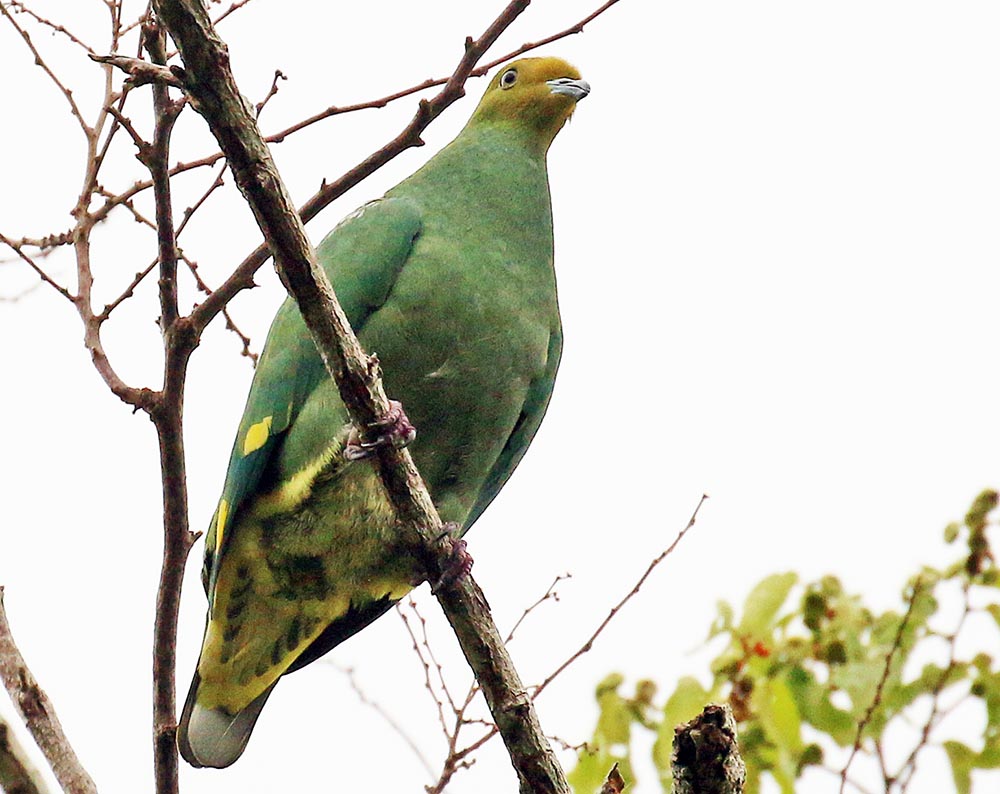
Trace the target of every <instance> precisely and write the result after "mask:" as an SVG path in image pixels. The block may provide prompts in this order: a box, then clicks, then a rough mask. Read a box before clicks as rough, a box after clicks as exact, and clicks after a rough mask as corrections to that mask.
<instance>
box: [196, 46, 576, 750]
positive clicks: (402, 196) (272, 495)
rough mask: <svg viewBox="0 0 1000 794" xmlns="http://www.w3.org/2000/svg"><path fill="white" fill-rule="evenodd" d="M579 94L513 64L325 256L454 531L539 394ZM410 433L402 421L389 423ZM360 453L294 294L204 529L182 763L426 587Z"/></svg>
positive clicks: (243, 729)
mask: <svg viewBox="0 0 1000 794" xmlns="http://www.w3.org/2000/svg"><path fill="white" fill-rule="evenodd" d="M589 92H590V86H589V85H588V84H587V83H586V82H585V81H584V80H582V79H580V74H579V72H577V70H576V69H575V68H573V67H572V66H570V64H568V63H566V62H565V61H563V60H560V59H558V58H525V59H523V60H519V61H516V62H514V63H512V64H510V65H508V66H506V67H504V68H503V69H501V70H500V72H499V73H498V74H497V75H496V76H495V77H494V78H493V79H492V81H491V82H490V84H489V87H488V88H487V89H486V93H485V94H484V96H483V98H482V100H481V101H480V103H479V105H478V107H477V108H476V110H475V112H474V113H473V115H472V118H471V119H470V120H469V122H468V124H466V126H465V128H464V129H463V130H462V131H461V132H460V133H459V135H458V137H457V138H455V140H454V141H452V142H451V143H450V144H449V145H448V146H447V147H445V148H444V149H443V150H442V151H441V152H440V153H438V154H437V155H436V156H435V157H434V158H432V159H431V160H430V161H429V162H428V163H427V164H426V165H425V166H424V167H423V168H421V169H420V170H419V171H417V172H416V173H415V174H413V175H412V176H411V177H409V178H408V179H406V180H404V181H403V182H401V183H400V184H399V185H397V186H396V187H395V188H393V189H392V190H390V191H389V192H388V193H386V195H385V196H384V197H383V198H381V199H378V200H376V201H372V202H370V203H368V204H366V205H365V206H363V207H362V208H361V209H359V210H357V211H355V212H354V213H353V214H351V215H350V216H348V217H347V218H346V219H345V220H344V221H342V222H341V223H340V224H339V225H338V226H337V227H336V228H335V229H334V230H333V231H332V232H331V233H330V234H329V235H328V236H327V237H326V239H324V240H323V242H322V243H321V244H320V246H319V248H318V249H317V256H318V258H319V261H320V263H321V264H322V266H323V268H324V269H325V270H326V273H327V275H328V276H329V278H330V281H331V282H332V283H333V286H334V289H335V290H336V293H337V295H338V297H339V299H340V302H341V304H342V306H343V307H344V311H345V312H346V314H347V317H348V319H349V320H350V322H351V325H352V327H353V328H354V330H355V332H356V333H357V335H358V338H359V339H360V341H361V344H362V345H363V346H364V348H365V349H366V350H368V351H370V352H375V353H377V355H378V357H379V360H380V362H381V364H382V368H383V370H384V373H385V376H384V383H385V389H386V392H387V393H388V394H390V395H391V396H393V397H394V398H396V399H398V400H400V401H401V403H402V405H403V406H405V410H406V416H408V417H409V420H410V421H412V423H413V425H414V426H415V427H416V428H417V430H418V431H419V434H418V435H417V436H416V438H415V440H413V443H412V447H411V449H412V454H413V458H414V461H415V462H416V464H417V467H418V468H419V469H420V472H421V474H422V475H423V478H424V481H425V482H426V484H427V487H428V489H429V491H430V494H431V497H432V499H433V500H434V504H435V506H436V507H437V509H438V512H439V513H440V515H441V518H442V520H444V521H446V522H450V523H452V524H454V525H455V526H456V527H457V531H458V533H460V534H464V532H465V531H467V530H468V528H469V527H470V526H471V525H472V524H473V522H475V520H476V519H477V518H478V517H479V515H480V514H481V513H482V512H483V510H485V509H486V507H487V505H489V503H490V502H491V501H492V500H493V498H494V497H495V496H496V495H497V492H498V491H499V490H500V488H501V487H502V486H503V484H504V483H505V482H506V481H507V479H508V478H509V477H510V475H511V473H512V472H513V470H514V467H515V466H517V464H518V462H519V461H520V460H521V457H522V456H523V455H524V452H525V450H526V449H527V447H528V444H529V443H530V442H531V439H532V437H533V436H534V434H535V431H536V430H538V426H539V424H540V423H541V421H542V416H543V414H544V413H545V409H546V406H547V405H548V402H549V396H550V395H551V393H552V386H553V383H554V381H555V377H556V369H557V367H558V365H559V356H560V352H561V349H562V331H561V324H560V319H559V308H558V304H557V300H556V281H555V273H554V271H553V266H552V260H553V253H552V251H553V242H552V210H551V204H550V200H549V185H548V173H547V170H546V153H547V151H548V149H549V146H550V144H551V143H552V140H553V139H554V138H555V136H556V134H557V133H558V132H559V130H560V129H561V128H562V126H563V125H564V124H565V123H566V121H567V120H568V119H569V117H570V116H571V115H572V113H573V110H574V108H575V106H576V103H577V101H579V100H580V99H582V98H583V97H585V96H586V95H587V94H588V93H589ZM400 428H401V429H400ZM408 428H409V425H408V424H407V422H406V419H405V418H401V420H400V421H399V422H398V427H397V428H395V430H396V431H397V433H399V434H402V435H403V436H406V435H407V430H408ZM367 451H368V450H367V448H366V445H365V444H364V443H361V442H359V440H358V436H357V434H356V433H355V432H353V431H352V430H351V427H350V420H349V418H348V415H347V411H346V410H345V408H344V405H343V403H342V402H341V400H340V396H339V394H338V392H337V387H336V385H335V384H334V382H333V381H332V380H331V379H330V377H329V376H328V374H327V372H326V370H325V368H324V366H323V363H322V361H321V360H320V357H319V354H318V353H317V351H316V348H315V347H314V345H313V341H312V338H311V337H310V336H309V333H308V331H307V330H306V327H305V324H304V323H303V321H302V317H301V315H300V314H299V311H298V308H297V307H296V305H295V303H294V302H293V301H292V300H290V299H289V300H287V301H285V303H284V305H283V306H282V307H281V309H280V310H279V311H278V314H277V316H276V317H275V319H274V322H273V323H272V325H271V330H270V332H269V334H268V338H267V342H266V343H265V346H264V350H263V353H262V355H261V357H260V362H259V363H258V366H257V371H256V374H255V375H254V379H253V385H252V387H251V389H250V395H249V397H248V398H247V404H246V408H245V410H244V414H243V419H242V421H241V423H240V427H239V432H238V434H237V436H236V441H235V443H234V445H233V451H232V455H231V457H230V461H229V469H228V472H227V474H226V482H225V486H224V488H223V492H222V497H221V499H220V500H219V506H218V508H217V509H216V512H215V515H214V517H213V519H212V523H211V525H210V527H209V530H208V534H207V537H206V544H205V567H204V571H203V581H204V584H205V590H206V593H207V594H208V618H207V623H206V628H205V636H204V641H203V644H202V649H201V656H200V658H199V661H198V667H197V671H196V673H195V675H194V680H193V681H192V683H191V689H190V692H189V694H188V697H187V702H186V703H185V705H184V711H183V713H182V715H181V720H180V724H179V726H178V731H177V741H178V745H179V747H180V751H181V753H182V755H183V756H184V758H185V759H186V760H187V761H188V762H189V763H190V764H193V765H194V766H211V767H225V766H229V765H230V764H232V763H233V762H234V761H235V760H236V759H237V758H239V756H240V754H241V753H242V752H243V749H244V747H245V746H246V743H247V740H248V739H249V738H250V733H251V731H252V730H253V726H254V723H255V722H256V720H257V717H258V715H259V714H260V711H261V709H262V708H263V706H264V703H265V701H266V700H267V697H268V695H269V694H270V693H271V691H272V689H273V688H274V686H275V684H276V683H277V681H278V679H279V678H280V677H281V676H282V675H284V674H286V673H289V672H292V671H293V670H297V669H299V668H301V667H303V666H305V665H307V664H309V663H310V662H312V661H314V660H315V659H317V658H319V657H320V656H322V655H323V654H324V653H326V652H327V651H329V650H330V649H331V648H333V647H334V646H336V645H338V644H339V643H341V642H343V641H344V640H345V639H347V638H348V637H350V636H351V635H352V634H354V633H356V632H358V631H360V630H361V629H363V628H364V627H365V626H367V625H368V624H369V623H371V622H372V621H373V620H375V619H376V618H377V617H379V616H380V615H382V614H384V613H385V612H386V611H387V610H388V609H389V608H390V607H391V606H392V605H393V604H394V603H396V602H397V601H398V600H399V599H400V598H402V597H403V596H404V595H405V594H406V593H407V592H409V591H410V590H411V589H412V588H413V587H415V586H416V585H417V584H419V583H420V582H421V581H422V580H423V579H425V578H426V573H425V572H424V571H422V570H421V567H420V565H419V564H418V563H417V561H416V560H415V559H414V558H413V556H412V555H411V554H410V553H408V552H407V550H406V548H405V547H404V544H403V543H402V539H401V537H400V532H399V530H398V527H397V522H396V517H395V514H394V512H393V509H392V507H391V506H390V504H389V502H388V500H387V498H386V495H385V492H384V489H383V487H382V484H381V482H380V480H379V478H378V476H377V474H376V472H375V468H374V466H373V465H372V461H371V460H370V459H367V458H366V453H367Z"/></svg>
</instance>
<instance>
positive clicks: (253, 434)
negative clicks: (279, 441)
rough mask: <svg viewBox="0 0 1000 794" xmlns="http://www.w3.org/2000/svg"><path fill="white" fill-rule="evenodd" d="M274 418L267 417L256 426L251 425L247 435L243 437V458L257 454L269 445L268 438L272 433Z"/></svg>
mask: <svg viewBox="0 0 1000 794" xmlns="http://www.w3.org/2000/svg"><path fill="white" fill-rule="evenodd" d="M273 419H274V417H273V416H265V417H264V418H263V419H261V420H260V421H259V422H257V423H256V424H253V425H250V429H249V430H247V434H246V435H245V436H244V437H243V457H246V456H247V455H249V454H250V453H251V452H256V451H257V450H258V449H260V448H261V447H262V446H264V444H266V443H267V436H268V434H269V433H270V432H271V422H272V421H273Z"/></svg>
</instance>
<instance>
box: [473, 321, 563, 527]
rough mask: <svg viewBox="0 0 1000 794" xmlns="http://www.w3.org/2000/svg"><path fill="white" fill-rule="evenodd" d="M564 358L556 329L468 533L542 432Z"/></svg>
mask: <svg viewBox="0 0 1000 794" xmlns="http://www.w3.org/2000/svg"><path fill="white" fill-rule="evenodd" d="M561 356H562V329H561V328H558V327H557V328H555V329H554V330H553V332H552V336H551V337H549V352H548V357H547V358H546V361H545V374H544V375H542V377H540V378H536V379H535V380H533V381H532V382H531V384H530V385H529V386H528V393H527V395H526V397H525V400H524V407H523V408H522V409H521V414H520V416H518V418H517V422H516V423H515V425H514V429H513V430H512V431H511V434H510V437H509V438H508V439H507V443H506V444H504V447H503V449H502V450H501V451H500V456H499V457H498V458H497V460H496V463H494V464H493V467H492V468H491V469H490V473H489V474H488V475H487V477H486V481H485V482H484V483H483V487H482V489H480V491H479V496H478V498H477V499H476V502H475V504H474V505H473V506H472V510H471V511H470V512H469V517H468V518H467V519H466V521H465V526H464V528H463V529H464V530H465V531H468V530H469V527H471V526H472V525H473V524H474V523H475V522H476V519H477V518H479V516H480V515H482V512H483V511H484V510H485V509H486V508H487V507H489V504H490V502H492V501H493V498H494V497H495V496H496V495H497V494H498V493H499V492H500V489H501V488H503V486H504V483H505V482H507V480H508V479H509V478H510V475H511V474H513V473H514V469H515V468H517V464H518V463H520V462H521V458H522V457H524V453H525V452H526V451H527V449H528V445H529V444H530V443H531V439H532V438H534V436H535V433H536V432H537V431H538V427H539V425H541V423H542V418H543V417H544V416H545V409H546V408H548V406H549V398H550V397H551V396H552V386H553V384H554V383H555V379H556V370H558V369H559V359H560V357H561Z"/></svg>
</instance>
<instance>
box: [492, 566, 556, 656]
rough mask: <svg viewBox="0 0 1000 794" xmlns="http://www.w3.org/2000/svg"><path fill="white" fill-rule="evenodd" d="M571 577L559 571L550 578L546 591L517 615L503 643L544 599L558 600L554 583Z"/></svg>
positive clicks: (511, 636) (506, 641) (512, 636)
mask: <svg viewBox="0 0 1000 794" xmlns="http://www.w3.org/2000/svg"><path fill="white" fill-rule="evenodd" d="M571 577H572V574H570V573H561V574H559V575H558V576H557V577H556V578H555V579H553V580H552V584H550V585H549V586H548V589H546V591H545V593H544V594H543V595H542V597H541V598H539V599H538V600H537V601H536V602H535V603H534V604H531V605H530V606H529V607H527V608H526V609H525V610H524V612H522V613H521V617H519V618H518V619H517V621H516V622H515V623H514V625H513V626H512V627H511V630H510V631H509V632H508V633H507V637H506V639H505V640H504V643H507V644H509V643H510V641H511V640H513V639H514V632H516V631H517V630H518V629H519V628H520V627H521V624H522V623H524V621H525V619H526V618H527V617H528V615H530V614H531V613H532V612H534V611H535V610H536V609H537V608H538V607H540V606H541V605H542V604H543V603H545V602H546V601H549V600H551V601H558V600H559V594H558V593H557V592H556V585H557V584H559V583H560V582H563V581H565V580H566V579H569V578H571Z"/></svg>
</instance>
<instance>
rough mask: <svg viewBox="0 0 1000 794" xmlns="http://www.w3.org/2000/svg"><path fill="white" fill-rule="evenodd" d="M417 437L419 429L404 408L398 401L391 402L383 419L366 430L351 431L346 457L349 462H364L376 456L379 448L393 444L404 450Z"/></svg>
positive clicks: (345, 449)
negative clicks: (411, 422) (407, 415)
mask: <svg viewBox="0 0 1000 794" xmlns="http://www.w3.org/2000/svg"><path fill="white" fill-rule="evenodd" d="M416 437H417V429H416V428H415V427H414V426H413V425H412V424H410V420H409V419H408V418H407V417H406V414H405V413H404V412H403V406H402V405H401V404H400V403H398V402H397V401H396V400H389V413H387V414H386V415H385V417H384V418H383V419H379V420H378V421H376V422H372V423H371V424H370V425H368V426H367V427H366V428H365V429H364V430H362V431H360V432H359V431H358V429H357V428H352V429H351V434H350V435H349V436H348V438H347V444H346V445H345V446H344V457H345V458H347V459H348V460H363V459H364V458H370V457H371V456H372V455H374V454H375V450H377V449H378V448H379V447H382V446H385V445H386V444H391V445H392V446H393V447H395V448H396V449H402V448H403V447H405V446H406V445H407V444H409V443H410V442H411V441H413V439H414V438H416Z"/></svg>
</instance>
